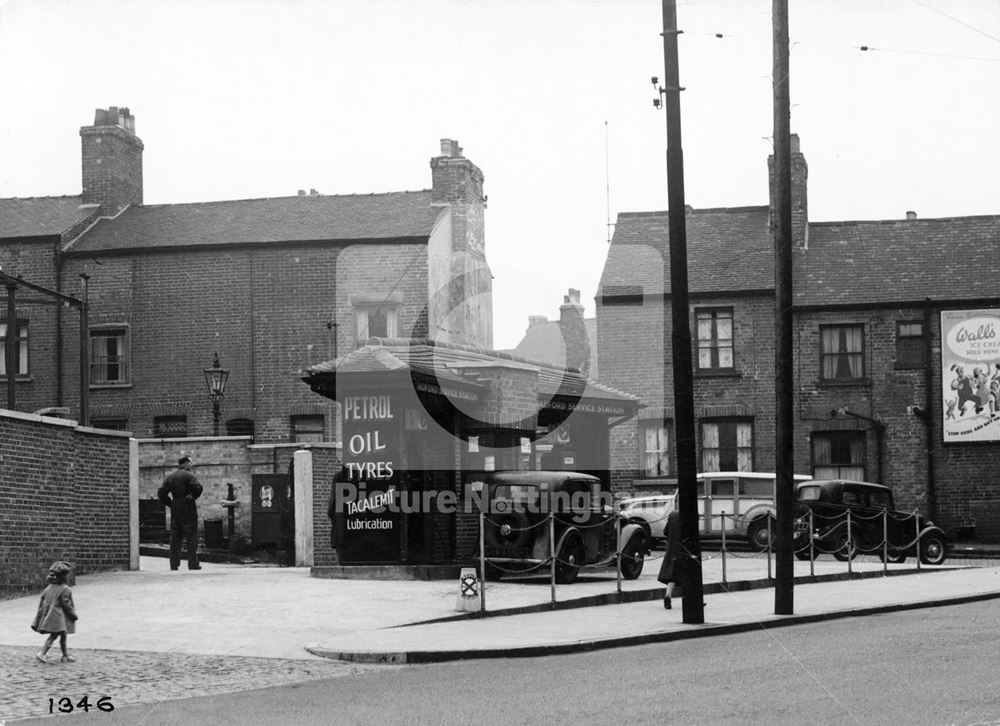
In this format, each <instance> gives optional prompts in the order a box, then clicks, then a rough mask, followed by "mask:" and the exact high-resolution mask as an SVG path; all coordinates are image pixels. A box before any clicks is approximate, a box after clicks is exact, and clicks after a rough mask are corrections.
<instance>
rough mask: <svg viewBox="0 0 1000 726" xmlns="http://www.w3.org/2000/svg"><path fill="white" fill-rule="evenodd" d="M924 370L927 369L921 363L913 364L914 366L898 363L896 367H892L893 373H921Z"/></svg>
mask: <svg viewBox="0 0 1000 726" xmlns="http://www.w3.org/2000/svg"><path fill="white" fill-rule="evenodd" d="M925 368H927V366H926V365H925V364H923V363H919V364H914V365H906V364H899V363H897V364H896V365H894V366H893V367H892V369H893V370H894V371H922V370H924V369H925Z"/></svg>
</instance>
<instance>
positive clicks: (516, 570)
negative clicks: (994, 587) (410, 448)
mask: <svg viewBox="0 0 1000 726" xmlns="http://www.w3.org/2000/svg"><path fill="white" fill-rule="evenodd" d="M666 518H667V515H663V516H662V517H657V518H653V519H643V520H642V521H641V522H639V521H638V520H634V519H633V520H625V519H623V518H622V517H621V516H620V515H619V514H617V513H606V514H604V515H601V516H598V517H596V518H593V517H590V518H588V519H585V520H584V519H581V518H579V517H578V516H576V515H570V514H569V513H565V514H564V515H563V516H562V517H560V516H557V514H556V513H554V512H550V513H548V514H547V515H546V516H544V517H542V518H540V519H538V520H537V521H534V522H532V521H529V519H528V517H527V516H526V515H524V514H518V513H516V512H499V513H491V514H487V513H485V512H481V513H480V527H479V533H480V558H479V559H480V562H479V576H480V579H481V593H482V595H481V609H482V610H483V611H485V610H486V586H487V580H488V579H490V580H494V579H497V578H498V577H501V576H504V575H518V576H524V575H532V574H541V573H542V572H544V571H545V570H548V574H549V579H550V586H551V602H552V603H553V605H554V604H555V603H556V602H557V585H563V584H571V583H572V582H573V581H575V580H576V578H577V575H578V574H579V573H580V572H581V571H591V570H598V569H605V568H607V567H608V566H609V565H614V566H615V570H616V582H617V592H618V593H619V595H620V594H621V591H622V579H623V569H624V570H625V571H626V573H628V574H632V573H634V572H635V566H636V565H639V566H640V569H641V567H642V566H643V565H645V564H646V563H655V564H654V566H656V567H659V566H661V565H662V562H660V561H661V560H663V559H664V558H665V557H666V556H667V554H668V552H667V550H666V549H662V550H661V549H657V548H656V544H657V539H658V538H655V537H651V534H650V533H651V532H652V531H653V530H654V529H657V530H658V529H659V528H658V527H656V526H655V525H657V524H659V523H660V522H661V521H662V522H664V523H665V521H666ZM760 519H763V520H764V522H763V523H762V522H760ZM877 520H881V528H879V527H878V525H877V524H873V523H874V522H876V521H877ZM699 521H700V524H701V527H702V532H701V533H700V539H701V540H702V542H705V541H708V542H714V541H715V540H716V538H717V539H718V542H719V546H718V548H715V547H711V548H709V549H707V550H706V549H704V548H703V549H702V552H701V553H700V555H692V554H690V553H687V552H686V550H685V553H683V554H686V555H687V556H690V557H692V558H693V559H695V560H697V561H698V562H699V563H700V562H705V561H711V560H715V559H719V560H720V565H721V576H722V583H723V584H728V582H729V577H728V572H727V559H736V560H741V559H742V560H750V559H759V558H760V557H761V555H762V554H763V555H764V556H765V558H766V561H767V578H768V579H774V574H773V567H774V565H773V556H774V535H775V532H774V524H775V521H774V517H773V515H770V514H768V515H765V516H763V517H761V518H759V519H756V520H754V522H751V523H748V522H747V521H746V517H741V516H739V515H733V514H729V513H726V512H720V513H718V514H712V515H710V516H707V517H706V516H703V515H700V516H699ZM754 523H756V524H757V525H759V526H765V525H766V540H761V539H760V538H759V537H758V536H757V535H748V529H749V526H750V525H752V524H754ZM557 524H558V526H559V530H560V531H559V535H558V537H557ZM632 525H634V528H633V529H631V530H628V531H629V537H628V539H627V540H623V537H622V533H623V531H626V530H625V528H628V527H630V526H632ZM542 528H546V529H547V531H546V532H545V534H544V535H543V534H541V533H540V532H539V531H537V530H541V529H542ZM610 528H613V530H614V533H613V537H614V546H613V547H610V546H608V542H607V538H608V537H609V536H611V534H610V533H609V532H607V531H603V532H598V533H596V534H590V532H591V530H608V529H610ZM879 529H880V530H881V536H880V537H879V538H878V539H875V538H874V536H873V534H872V533H873V532H875V531H877V530H879ZM907 530H908V532H907ZM890 531H891V532H892V533H893V535H894V536H893V537H892V538H890ZM861 532H863V533H864V536H861V535H860V534H859V533H861ZM638 533H641V534H642V541H641V542H639V541H638V540H634V537H635V536H636V535H637V534H638ZM763 533H764V530H761V532H760V533H759V534H760V535H762V534H763ZM901 533H905V536H904V534H901ZM664 534H666V533H664ZM925 534H926V531H921V521H920V517H919V516H918V514H917V513H916V512H913V513H912V514H900V513H898V512H890V511H889V510H885V509H883V510H881V511H880V512H875V513H872V514H870V515H866V514H863V513H859V512H856V511H852V510H851V509H845V510H844V511H843V512H842V513H838V514H823V515H820V514H817V513H816V512H814V511H813V510H812V509H811V508H809V509H808V510H807V511H805V512H799V513H798V515H797V516H796V518H795V523H794V532H793V537H794V538H793V548H792V552H793V555H794V557H795V558H796V559H798V560H802V561H805V560H808V561H809V574H810V575H815V562H816V558H817V557H819V556H820V555H832V556H833V557H835V558H836V559H837V560H840V561H843V562H846V563H847V570H848V572H849V573H853V566H852V561H853V560H854V558H855V557H857V556H859V555H862V554H864V555H873V556H878V557H879V558H880V559H881V560H882V565H883V571H887V570H888V566H889V564H890V563H899V562H902V561H904V560H905V559H906V557H907V556H908V555H911V554H912V555H915V556H916V561H917V567H918V568H920V566H921V561H922V559H923V557H924V550H923V547H922V538H923V536H924V535H925ZM890 539H891V541H890ZM487 540H489V543H487ZM588 541H589V542H590V547H589V548H588V546H587V542H588ZM595 542H596V543H597V546H596V550H597V552H598V555H599V556H598V557H596V558H592V559H593V561H588V551H590V552H591V553H592V552H593V550H594V549H595V546H594V543H595ZM762 542H763V546H761V543H762ZM504 545H506V548H505V546H504ZM755 546H756V547H758V548H760V549H759V551H754V550H755ZM488 549H489V552H488ZM504 549H506V550H507V551H506V552H504ZM498 552H501V553H502V556H498V555H497V553H498ZM683 554H682V556H683ZM628 574H625V575H624V577H625V578H626V579H635V577H638V573H635V574H632V577H631V578H629V577H628Z"/></svg>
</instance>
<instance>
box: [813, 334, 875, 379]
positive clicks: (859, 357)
mask: <svg viewBox="0 0 1000 726" xmlns="http://www.w3.org/2000/svg"><path fill="white" fill-rule="evenodd" d="M819 331H820V359H821V370H820V378H821V379H822V380H824V381H838V380H851V379H857V378H864V375H865V355H864V327H863V326H861V325H821V326H820V329H819Z"/></svg>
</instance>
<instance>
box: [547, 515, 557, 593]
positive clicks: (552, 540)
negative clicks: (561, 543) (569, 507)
mask: <svg viewBox="0 0 1000 726" xmlns="http://www.w3.org/2000/svg"><path fill="white" fill-rule="evenodd" d="M549 557H550V558H551V563H552V565H551V567H550V568H549V570H550V586H551V588H552V604H553V605H555V604H556V518H555V515H554V514H553V513H552V512H549Z"/></svg>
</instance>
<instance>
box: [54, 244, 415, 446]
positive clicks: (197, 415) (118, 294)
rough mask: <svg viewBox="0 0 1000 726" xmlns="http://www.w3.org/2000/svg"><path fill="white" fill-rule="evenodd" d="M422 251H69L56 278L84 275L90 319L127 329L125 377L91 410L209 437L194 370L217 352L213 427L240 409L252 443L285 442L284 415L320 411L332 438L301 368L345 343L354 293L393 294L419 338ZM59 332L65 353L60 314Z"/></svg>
mask: <svg viewBox="0 0 1000 726" xmlns="http://www.w3.org/2000/svg"><path fill="white" fill-rule="evenodd" d="M426 252H427V248H426V246H425V245H418V244H399V245H353V246H351V247H348V248H346V249H343V248H341V247H339V246H336V245H329V246H315V245H314V246H308V245H302V246H283V247H281V248H254V249H248V248H241V249H238V250H232V251H228V250H224V251H218V250H212V251H209V250H191V251H186V250H182V251H172V252H157V253H147V254H137V255H124V254H123V255H121V256H104V257H102V258H101V260H100V263H101V264H96V263H95V262H94V261H93V260H91V259H81V258H72V257H71V258H69V259H68V260H67V264H66V272H65V277H66V279H75V278H76V276H77V275H78V274H79V273H81V272H86V273H87V274H89V275H90V276H91V277H90V303H91V310H90V322H91V326H92V327H93V326H96V325H120V326H123V327H126V328H127V330H128V338H129V341H128V345H129V355H130V360H131V382H130V385H127V386H117V387H116V386H109V387H100V388H96V387H95V388H93V389H92V390H91V395H90V403H91V415H92V416H98V417H125V418H127V419H128V425H129V427H130V428H131V430H132V432H133V433H134V434H135V436H137V437H139V438H149V437H152V436H153V434H154V431H153V418H154V417H155V416H157V415H170V414H176V415H184V416H186V417H187V433H188V435H189V436H204V435H208V434H211V433H212V406H211V404H210V402H209V400H208V396H207V393H206V388H205V380H204V374H203V369H204V368H206V367H209V366H210V365H211V364H212V359H213V355H214V353H215V352H216V351H218V353H219V359H220V362H221V364H222V366H223V367H225V368H227V369H229V371H230V376H229V382H228V385H227V387H226V395H225V398H224V399H223V401H222V404H221V419H222V424H221V426H220V433H221V434H225V433H226V430H225V422H226V421H227V420H229V419H232V418H249V419H253V420H254V422H255V438H256V440H257V441H270V442H282V441H285V442H287V441H289V440H290V435H291V432H290V417H291V416H293V415H299V414H312V415H315V414H320V415H323V416H325V417H326V418H327V421H328V424H327V434H328V436H330V437H331V438H332V437H333V435H334V431H333V428H332V421H333V420H335V418H336V417H335V416H332V415H331V414H332V403H331V402H329V401H326V400H325V399H323V398H321V397H319V396H317V395H316V394H314V393H312V392H311V391H310V390H309V388H308V387H307V386H306V385H305V384H304V383H302V381H301V380H300V376H301V374H302V371H304V369H305V368H307V367H308V366H310V365H313V364H316V363H319V362H321V361H325V360H329V359H330V358H331V357H332V356H333V355H334V354H339V355H344V354H345V353H346V352H347V351H349V350H351V349H352V348H353V346H354V344H355V337H356V330H355V327H356V326H355V315H354V311H353V309H352V308H351V306H350V298H351V296H352V295H353V294H356V293H371V292H372V291H385V292H386V293H388V292H389V291H394V292H395V293H396V294H398V295H399V296H400V297H401V301H402V302H401V306H400V332H401V334H403V335H410V334H416V335H426V320H424V321H423V322H421V316H422V315H423V313H424V305H425V304H426V298H427V292H426V291H427V261H426ZM165 270H169V271H170V273H169V274H164V271H165ZM331 321H335V322H336V323H337V327H336V340H334V339H333V337H332V332H331V330H330V329H329V328H328V327H327V324H328V323H329V322H331ZM63 337H64V341H65V342H64V351H65V353H64V355H65V359H66V360H67V361H76V360H77V357H78V355H79V335H78V328H77V323H76V321H75V320H72V319H69V316H67V319H66V320H65V321H64V324H63ZM65 368H66V369H65V374H64V375H65V379H66V386H65V389H66V391H67V396H66V399H65V405H67V406H69V407H70V409H71V411H73V412H74V415H75V411H76V409H77V400H78V399H77V398H76V397H77V396H78V391H79V374H78V369H77V367H76V366H73V365H70V366H66V367H65Z"/></svg>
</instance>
